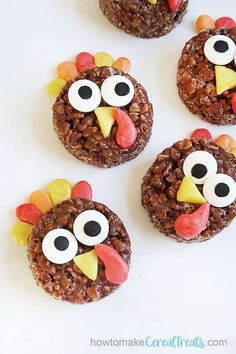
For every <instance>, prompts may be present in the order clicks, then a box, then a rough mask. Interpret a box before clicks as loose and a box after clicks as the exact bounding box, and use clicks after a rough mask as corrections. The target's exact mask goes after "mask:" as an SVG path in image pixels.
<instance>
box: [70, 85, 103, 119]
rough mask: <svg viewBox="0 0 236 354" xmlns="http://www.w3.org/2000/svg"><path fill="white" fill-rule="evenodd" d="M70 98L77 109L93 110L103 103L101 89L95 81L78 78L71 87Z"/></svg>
mask: <svg viewBox="0 0 236 354" xmlns="http://www.w3.org/2000/svg"><path fill="white" fill-rule="evenodd" d="M68 99H69V102H70V104H71V105H72V107H74V108H75V109H76V110H77V111H80V112H84V113H87V112H92V111H94V110H95V109H96V108H97V107H98V106H99V105H100V103H101V91H100V89H99V87H98V86H97V85H96V84H95V83H94V82H93V81H90V80H78V81H76V82H74V83H73V84H72V85H71V87H70V88H69V91H68Z"/></svg>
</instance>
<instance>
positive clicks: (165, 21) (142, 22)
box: [99, 0, 188, 38]
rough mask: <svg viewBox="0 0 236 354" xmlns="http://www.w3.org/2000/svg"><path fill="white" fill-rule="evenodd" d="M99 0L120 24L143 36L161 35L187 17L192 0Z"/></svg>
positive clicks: (109, 16) (116, 23)
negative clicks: (189, 3) (190, 0)
mask: <svg viewBox="0 0 236 354" xmlns="http://www.w3.org/2000/svg"><path fill="white" fill-rule="evenodd" d="M151 2H152V1H149V0H115V1H114V0H99V3H100V7H101V9H102V12H103V13H104V15H105V16H106V17H107V18H108V19H109V20H110V22H111V23H113V24H114V25H115V26H116V27H118V28H121V29H122V30H124V31H125V32H127V33H129V34H132V35H134V36H137V37H142V38H154V37H161V36H163V35H165V34H167V33H168V32H170V31H171V30H172V29H173V28H174V27H175V26H176V25H177V24H178V23H180V22H181V21H182V19H183V16H184V15H185V13H186V11H187V6H188V0H182V1H179V2H177V1H173V0H157V1H156V3H155V1H154V2H153V3H151Z"/></svg>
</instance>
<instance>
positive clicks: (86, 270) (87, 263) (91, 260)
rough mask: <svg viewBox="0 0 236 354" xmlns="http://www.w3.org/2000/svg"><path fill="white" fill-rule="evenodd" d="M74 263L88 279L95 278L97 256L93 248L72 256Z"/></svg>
mask: <svg viewBox="0 0 236 354" xmlns="http://www.w3.org/2000/svg"><path fill="white" fill-rule="evenodd" d="M74 263H75V265H76V266H77V267H78V268H79V269H80V270H81V272H82V273H83V274H85V275H86V276H87V277H88V278H89V279H91V280H93V281H95V280H96V279H97V274H98V257H97V254H96V252H95V250H93V251H90V252H87V253H83V254H80V255H78V256H76V257H74Z"/></svg>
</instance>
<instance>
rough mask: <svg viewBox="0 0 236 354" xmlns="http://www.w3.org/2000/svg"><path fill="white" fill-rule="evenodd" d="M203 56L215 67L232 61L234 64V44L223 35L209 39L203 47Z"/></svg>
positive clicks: (235, 51) (235, 46) (235, 54)
mask: <svg viewBox="0 0 236 354" xmlns="http://www.w3.org/2000/svg"><path fill="white" fill-rule="evenodd" d="M204 54H205V57H206V58H207V59H208V60H209V61H210V62H211V63H212V64H215V65H227V64H229V63H231V61H232V60H234V61H235V64H236V44H235V43H234V41H233V40H232V39H231V38H229V37H227V36H224V35H215V36H212V37H210V38H209V39H208V40H207V41H206V43H205V45H204Z"/></svg>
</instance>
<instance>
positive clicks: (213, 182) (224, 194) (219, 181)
mask: <svg viewBox="0 0 236 354" xmlns="http://www.w3.org/2000/svg"><path fill="white" fill-rule="evenodd" d="M203 194H204V197H205V198H206V200H207V201H208V202H209V203H210V204H211V205H213V206H215V207H218V208H224V207H227V206H228V205H230V204H232V203H233V202H234V201H235V198H236V183H235V181H234V180H233V178H232V177H230V176H228V175H225V174H223V173H218V174H216V175H213V176H211V177H209V178H208V180H207V181H206V183H205V184H204V186H203Z"/></svg>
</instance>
